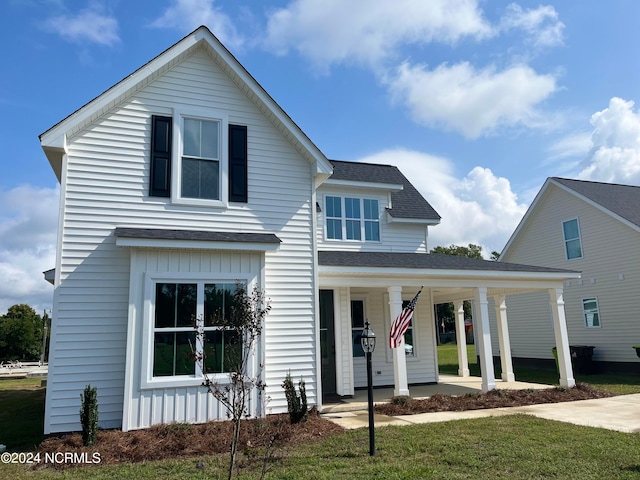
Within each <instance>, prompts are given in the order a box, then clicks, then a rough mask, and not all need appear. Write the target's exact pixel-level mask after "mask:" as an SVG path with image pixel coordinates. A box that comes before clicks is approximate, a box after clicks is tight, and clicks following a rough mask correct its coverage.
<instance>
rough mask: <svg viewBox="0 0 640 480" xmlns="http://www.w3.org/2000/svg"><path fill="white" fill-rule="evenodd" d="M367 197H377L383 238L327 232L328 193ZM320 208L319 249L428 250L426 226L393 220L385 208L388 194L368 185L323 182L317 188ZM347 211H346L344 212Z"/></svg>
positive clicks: (317, 236) (318, 222) (317, 238)
mask: <svg viewBox="0 0 640 480" xmlns="http://www.w3.org/2000/svg"><path fill="white" fill-rule="evenodd" d="M327 195H328V196H337V197H345V196H346V197H353V198H367V199H375V200H378V210H379V212H378V213H379V217H378V218H379V221H380V241H379V242H367V241H357V240H345V239H343V240H329V239H327V238H326V235H325V227H326V203H325V196H327ZM317 197H318V204H319V205H320V210H321V211H320V212H316V215H317V226H316V240H317V242H318V250H350V251H362V252H408V253H416V252H417V253H427V227H426V226H425V225H416V224H410V223H390V222H389V221H388V219H387V212H386V208H387V207H388V206H389V196H388V195H386V194H380V193H378V192H375V193H371V191H367V190H365V189H358V188H351V189H346V188H345V187H334V186H322V187H320V189H318V196H317ZM343 213H344V212H343Z"/></svg>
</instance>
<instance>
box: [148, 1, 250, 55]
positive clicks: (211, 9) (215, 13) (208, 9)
mask: <svg viewBox="0 0 640 480" xmlns="http://www.w3.org/2000/svg"><path fill="white" fill-rule="evenodd" d="M214 3H215V2H214V0H172V2H171V6H170V7H168V8H167V9H166V10H165V11H164V13H163V14H162V15H161V16H160V17H158V18H157V19H156V20H154V21H153V22H152V23H151V24H150V26H151V27H154V28H172V29H176V30H179V31H181V32H184V33H188V32H190V31H192V30H195V29H196V28H198V27H199V26H200V25H206V26H207V27H208V28H209V30H211V31H212V32H213V34H214V35H215V36H216V37H218V39H219V40H220V41H221V42H222V43H223V44H224V45H225V46H227V47H229V48H240V47H242V45H243V44H244V39H243V37H242V36H241V35H240V34H239V33H238V31H237V30H236V28H235V26H234V24H233V22H232V21H231V19H230V18H229V16H228V15H226V14H225V13H223V11H222V9H220V8H217V7H216V6H215V5H214Z"/></svg>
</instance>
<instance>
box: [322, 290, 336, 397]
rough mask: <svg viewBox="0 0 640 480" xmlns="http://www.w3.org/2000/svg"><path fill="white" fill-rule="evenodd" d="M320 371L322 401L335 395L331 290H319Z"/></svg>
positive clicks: (334, 350)
mask: <svg viewBox="0 0 640 480" xmlns="http://www.w3.org/2000/svg"><path fill="white" fill-rule="evenodd" d="M320 354H321V355H320V356H321V359H322V360H321V365H320V371H321V376H322V399H323V401H324V400H325V399H329V398H331V397H332V396H335V395H336V336H335V331H334V310H333V290H320Z"/></svg>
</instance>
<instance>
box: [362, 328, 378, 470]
mask: <svg viewBox="0 0 640 480" xmlns="http://www.w3.org/2000/svg"><path fill="white" fill-rule="evenodd" d="M360 345H362V350H364V352H365V353H366V354H367V393H368V400H369V455H370V456H372V457H373V456H374V455H375V454H376V438H375V434H374V428H375V427H374V424H373V373H372V369H371V354H372V353H373V351H374V350H375V348H376V334H375V333H373V330H371V327H370V326H369V320H367V321H366V322H365V323H364V330H362V334H361V335H360Z"/></svg>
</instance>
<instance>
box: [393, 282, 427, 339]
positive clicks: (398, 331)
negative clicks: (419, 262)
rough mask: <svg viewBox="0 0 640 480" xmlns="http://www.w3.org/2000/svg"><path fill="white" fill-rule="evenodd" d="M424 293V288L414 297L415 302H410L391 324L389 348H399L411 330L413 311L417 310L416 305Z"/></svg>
mask: <svg viewBox="0 0 640 480" xmlns="http://www.w3.org/2000/svg"><path fill="white" fill-rule="evenodd" d="M421 293H422V287H420V290H419V291H418V293H416V296H415V297H413V300H411V301H410V302H409V305H407V306H406V307H404V308H403V309H402V311H401V312H400V314H399V315H398V316H397V317H396V319H395V320H394V321H393V323H392V324H391V331H390V332H389V346H390V347H391V348H397V347H398V346H399V345H400V342H401V341H402V336H403V335H404V332H406V331H407V328H409V323H411V317H413V310H414V309H415V308H416V303H417V302H418V297H419V296H420V294H421Z"/></svg>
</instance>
